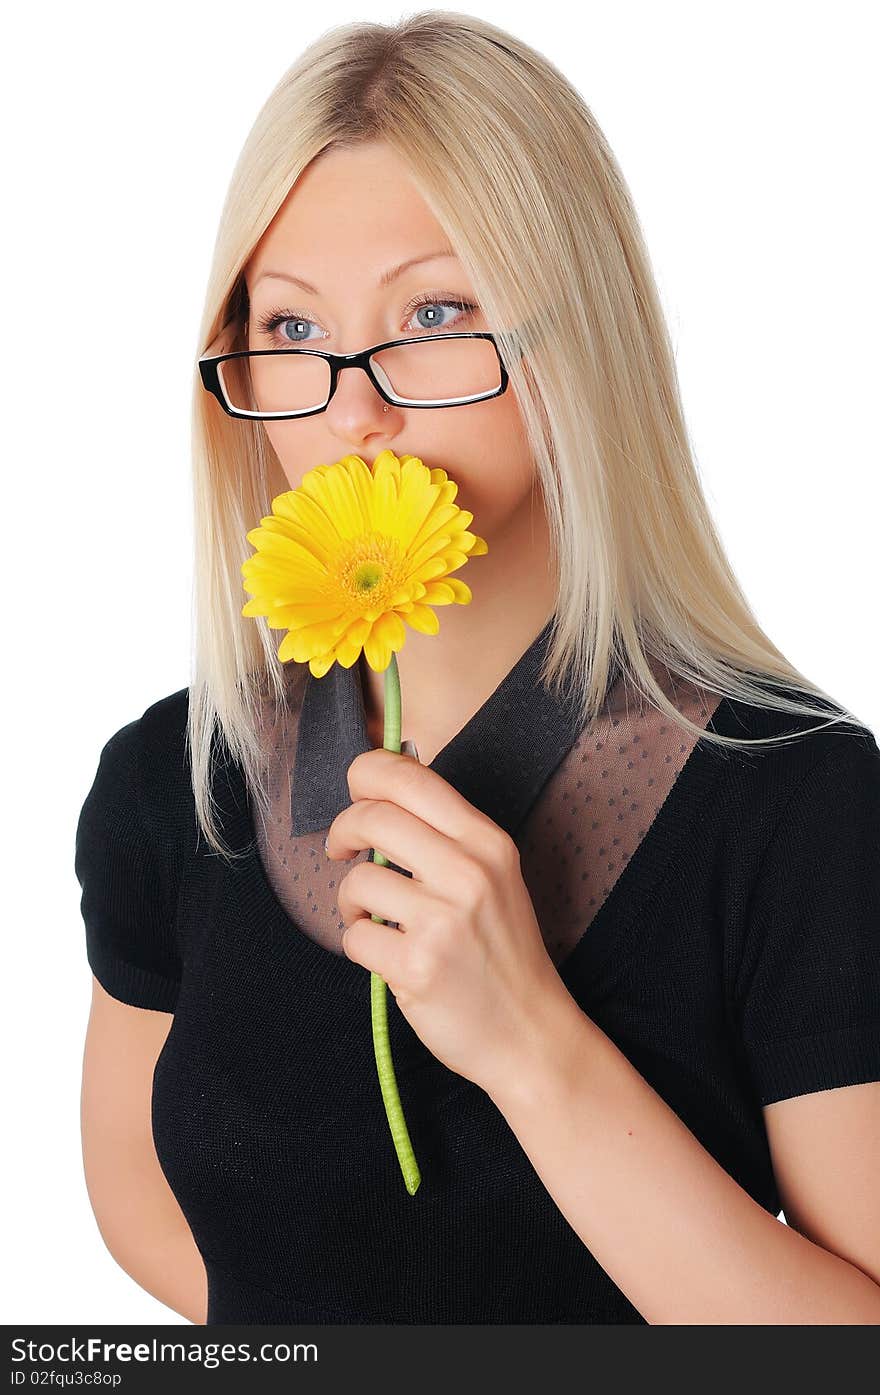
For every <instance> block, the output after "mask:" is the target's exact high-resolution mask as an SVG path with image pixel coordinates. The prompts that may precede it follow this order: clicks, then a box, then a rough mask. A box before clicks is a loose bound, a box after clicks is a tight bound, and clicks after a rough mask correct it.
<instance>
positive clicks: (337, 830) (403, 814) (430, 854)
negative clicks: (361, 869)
mask: <svg viewBox="0 0 880 1395" xmlns="http://www.w3.org/2000/svg"><path fill="white" fill-rule="evenodd" d="M364 848H375V850H376V852H378V853H381V854H382V856H383V857H384V858H386V859H387V860H388V861H389V862H393V863H395V864H396V866H398V867H402V868H404V870H405V871H407V872H411V873H412V875H413V877H415V878H417V879H418V880H419V881H421V882H423V883H427V882H428V881H429V878H431V879H432V880H433V881H434V882H435V883H436V884H438V885H443V883H444V882H445V881H447V879H448V878H454V877H455V875H456V867H457V865H458V863H459V861H460V859H462V858H463V856H464V849H463V848H462V847H461V846H460V845H459V844H458V843H456V842H455V840H454V839H452V838H447V837H446V836H445V834H443V833H438V832H437V829H436V828H434V827H433V826H432V825H431V824H428V823H425V822H424V821H423V820H422V819H420V818H417V817H416V816H415V815H414V814H411V813H410V812H409V810H407V809H404V808H402V807H401V805H399V804H394V803H392V802H391V801H389V800H386V799H356V800H355V802H354V803H353V804H350V805H349V806H348V808H347V809H343V810H342V812H341V813H339V814H337V815H336V818H335V819H334V820H333V822H332V823H331V825H330V827H329V829H328V830H327V839H326V851H327V856H328V857H330V858H340V859H344V860H346V861H347V860H349V859H351V858H353V857H356V856H357V854H358V853H359V852H361V851H362V850H363V849H364ZM393 875H394V876H396V877H399V876H400V873H399V872H395V873H394V874H393Z"/></svg>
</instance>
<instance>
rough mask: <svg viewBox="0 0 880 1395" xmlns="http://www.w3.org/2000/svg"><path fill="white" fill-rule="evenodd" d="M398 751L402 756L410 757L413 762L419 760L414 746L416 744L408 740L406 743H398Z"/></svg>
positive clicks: (416, 748)
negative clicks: (399, 750)
mask: <svg viewBox="0 0 880 1395" xmlns="http://www.w3.org/2000/svg"><path fill="white" fill-rule="evenodd" d="M400 749H401V752H402V754H403V755H405V756H412V757H413V759H414V760H418V759H419V752H418V747H417V746H416V743H415V742H414V741H410V740H408V739H407V740H406V741H402V742H401V743H400Z"/></svg>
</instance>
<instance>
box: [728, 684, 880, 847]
mask: <svg viewBox="0 0 880 1395" xmlns="http://www.w3.org/2000/svg"><path fill="white" fill-rule="evenodd" d="M783 691H784V694H785V696H788V697H791V698H792V699H794V700H801V701H803V700H804V695H803V693H802V692H799V691H798V690H797V689H795V688H794V687H788V686H786V688H785V689H784V690H783ZM808 700H809V704H810V706H811V707H814V706H815V707H816V708H817V709H819V710H817V711H816V712H814V713H813V714H811V715H808V714H804V713H795V712H790V711H787V710H784V709H782V708H779V707H775V706H771V707H765V706H763V704H760V703H755V702H743V701H740V700H738V699H735V698H733V697H729V696H728V697H725V698H724V699H723V700H722V701H721V703H720V704H719V706H718V710H717V712H716V713H715V715H714V717H713V722H712V725H713V727H714V729H715V730H717V731H719V732H720V733H721V735H723V736H727V737H733V738H735V739H736V740H737V741H740V740H742V741H743V742H745V743H747V744H745V745H743V746H742V747H740V746H737V747H736V748H734V747H719V746H718V745H717V744H713V748H712V749H713V754H714V756H715V758H716V759H717V760H719V761H721V762H728V763H729V765H728V769H729V771H730V783H729V785H728V787H727V794H728V796H729V807H730V809H731V811H732V812H733V814H734V815H735V816H736V818H737V820H738V821H739V822H741V821H742V819H743V817H744V816H745V815H746V814H748V817H749V819H750V820H754V826H755V827H756V828H759V829H761V830H762V831H763V834H764V836H765V840H766V837H768V836H769V835H770V834H771V833H772V832H773V831H774V830H775V829H776V828H777V826H778V825H779V821H780V819H782V818H783V816H786V815H788V816H790V815H791V813H792V811H793V810H795V809H797V808H800V807H801V806H807V805H809V806H812V807H813V809H814V812H815V814H816V816H817V819H819V820H820V821H821V820H822V819H827V818H828V817H829V816H830V817H837V818H840V817H841V813H842V811H843V809H844V808H845V807H846V806H847V803H849V806H850V807H851V805H852V795H853V792H854V791H855V790H856V789H857V788H858V789H859V790H860V791H863V792H864V796H865V798H867V799H868V800H870V797H871V792H872V791H873V792H875V795H876V791H878V790H880V748H878V745H877V739H876V735H875V732H874V731H873V729H872V728H871V727H870V726H869V725H868V724H867V723H865V722H863V721H861V720H859V719H858V718H842V717H841V716H840V709H839V708H838V709H835V708H834V707H833V706H830V705H828V704H827V703H824V702H823V701H822V700H821V699H818V698H815V697H814V696H813V695H812V694H811V695H810V696H809V699H808ZM751 743H753V744H751Z"/></svg>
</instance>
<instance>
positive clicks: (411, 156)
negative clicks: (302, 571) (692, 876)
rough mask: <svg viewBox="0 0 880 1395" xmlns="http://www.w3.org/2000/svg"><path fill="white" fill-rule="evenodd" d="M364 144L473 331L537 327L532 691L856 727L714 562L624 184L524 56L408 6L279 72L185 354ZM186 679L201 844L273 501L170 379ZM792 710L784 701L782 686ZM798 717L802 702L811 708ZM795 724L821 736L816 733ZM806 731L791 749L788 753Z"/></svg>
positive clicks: (466, 19) (272, 650)
mask: <svg viewBox="0 0 880 1395" xmlns="http://www.w3.org/2000/svg"><path fill="white" fill-rule="evenodd" d="M375 140H381V141H384V142H386V143H387V144H388V146H390V147H392V148H393V150H394V151H395V152H396V153H397V154H398V155H399V156H400V157H401V158H402V160H403V161H404V162H405V164H406V166H407V168H408V172H409V174H410V176H411V178H412V181H413V183H414V185H415V186H416V188H417V189H418V191H419V192H420V194H421V195H422V197H423V199H424V200H425V202H426V204H427V205H428V206H429V207H430V209H431V210H432V212H433V213H434V215H435V217H436V218H437V220H438V221H439V222H440V224H441V225H442V226H443V227H444V229H445V231H446V233H447V235H448V237H449V241H450V244H451V245H452V246H453V248H454V250H455V251H456V253H457V255H458V256H459V258H460V259H461V262H462V264H463V266H464V267H465V269H466V271H467V273H468V275H469V276H470V278H471V280H472V282H473V285H474V289H475V292H476V295H477V298H478V301H479V303H480V305H481V308H482V310H483V313H484V315H485V317H486V321H487V324H488V325H489V327H490V328H492V329H495V328H496V327H499V328H500V327H502V326H505V325H522V324H526V323H535V322H536V320H535V317H536V314H537V323H538V325H539V329H540V336H539V341H538V343H537V351H536V352H534V353H528V352H527V353H526V354H525V355H524V356H523V357H521V358H520V357H518V356H517V354H516V353H507V352H506V349H505V341H504V336H503V333H502V334H501V336H500V338H499V347H500V348H501V351H502V356H503V358H504V362H505V366H506V368H507V371H508V373H509V375H510V387H511V389H512V390H513V391H515V393H516V395H517V398H518V403H519V407H520V411H521V415H522V419H523V423H524V428H525V430H526V432H527V435H528V440H529V444H530V448H531V451H532V454H533V458H534V462H535V469H536V477H537V480H538V482H539V485H540V489H541V492H542V495H543V501H544V506H545V508H546V512H547V518H548V524H549V530H550V535H551V547H552V549H553V553H554V558H555V563H556V574H557V578H558V595H557V598H556V605H555V607H554V612H553V624H552V629H551V639H550V645H549V648H548V652H547V656H546V660H545V664H544V668H543V671H542V675H541V676H542V679H543V680H544V681H545V682H546V683H547V685H548V686H550V687H551V688H555V689H556V690H557V691H559V689H560V688H561V686H562V685H565V686H566V687H567V688H569V690H570V691H572V692H573V693H574V695H575V697H576V699H577V700H578V701H579V702H580V705H581V712H582V718H583V725H584V726H586V725H587V724H588V723H589V722H591V721H593V720H594V718H595V716H596V715H597V713H598V711H599V709H600V707H601V704H602V700H603V698H604V696H605V693H606V691H607V685H608V681H609V677H610V675H611V674H612V672H613V671H614V669H615V667H616V668H617V670H618V671H619V672H620V673H621V674H623V675H625V677H626V679H627V681H628V682H629V683H630V684H632V685H633V687H634V689H635V691H636V692H638V693H641V694H642V695H643V697H644V698H645V699H646V700H647V701H648V702H649V703H651V704H653V705H654V706H656V707H657V708H659V709H661V710H662V711H663V712H664V713H666V715H667V716H668V717H669V719H670V721H671V722H677V723H679V725H680V726H681V727H682V729H683V730H685V731H690V732H691V733H697V736H698V739H702V740H704V741H707V742H708V741H713V742H716V743H719V744H722V745H729V746H734V747H735V746H752V745H758V744H767V742H769V741H777V740H782V739H784V736H785V735H789V734H784V735H783V737H775V738H766V739H765V741H764V742H762V743H759V742H757V741H749V740H747V739H745V738H735V737H723V736H719V735H717V734H715V733H713V732H708V731H704V730H703V728H701V727H697V726H695V724H694V723H692V722H691V721H689V720H688V719H687V718H686V717H684V716H683V714H681V713H680V712H679V711H678V709H677V708H675V707H674V706H673V705H672V704H671V703H670V701H669V699H668V697H667V696H666V693H665V692H664V691H663V688H662V686H661V685H660V683H659V682H658V680H657V677H656V676H655V665H657V664H659V665H662V666H664V667H665V668H667V669H668V671H669V672H670V673H671V674H672V675H673V677H675V676H680V677H681V678H682V679H683V680H684V681H685V682H691V683H693V684H695V685H697V686H698V687H699V688H702V689H703V690H705V691H706V692H714V693H716V694H719V695H721V696H722V697H724V696H728V697H731V698H733V699H736V700H739V701H742V702H746V703H754V704H756V705H758V706H761V707H770V708H775V709H778V710H780V711H785V712H788V713H791V714H793V715H795V714H796V715H800V716H806V717H817V716H821V717H822V718H823V719H825V720H824V721H823V722H822V724H821V725H823V726H827V725H832V724H834V723H840V722H852V723H853V724H855V725H858V724H859V723H858V721H857V719H856V718H855V717H854V715H853V713H851V712H850V711H849V710H848V709H846V708H843V707H841V706H840V705H839V704H837V703H836V702H834V700H833V699H832V698H830V697H829V695H828V694H827V693H825V692H824V691H823V690H822V689H820V688H818V687H816V685H814V684H813V683H811V682H810V681H809V680H808V679H807V678H805V677H804V676H803V675H802V674H801V673H799V672H798V671H797V670H796V669H795V668H794V666H793V665H792V664H791V663H790V662H789V661H788V660H787V659H786V658H785V656H784V655H783V654H782V653H780V651H779V650H778V649H777V648H776V646H775V645H774V644H773V643H772V642H771V640H770V639H769V638H768V636H767V635H766V634H765V633H764V631H763V630H762V629H761V627H760V625H759V624H758V622H757V620H756V618H755V616H754V614H753V612H752V610H751V608H750V606H749V604H748V602H747V601H746V599H745V597H744V595H743V592H742V591H741V589H740V586H739V583H738V581H737V579H736V577H735V575H734V573H733V569H732V567H731V565H730V562H729V561H728V559H727V557H726V556H725V553H724V550H723V547H722V544H721V541H720V538H719V535H718V533H717V531H716V528H715V525H714V523H713V520H712V517H711V515H710V511H709V508H708V506H707V503H706V500H705V498H704V495H703V491H702V488H701V484H700V480H699V476H698V472H697V469H696V466H695V462H694V460H693V457H692V454H691V449H690V445H689V441H688V435H687V430H686V427H685V422H684V417H683V411H682V405H681V400H680V392H679V384H678V378H677V373H676V367H675V361H674V355H673V351H672V346H671V343H670V339H669V334H668V330H667V327H666V324H665V321H664V316H663V312H662V308H661V305H660V300H659V296H658V292H657V288H656V285H655V280H654V276H653V272H652V269H651V266H650V261H649V257H648V253H647V250H646V247H645V243H644V240H643V236H642V233H641V229H640V226H639V222H638V219H637V217H636V213H635V210H634V207H633V203H632V199H631V196H630V193H629V190H628V188H627V186H626V183H625V182H624V178H623V175H622V173H621V171H620V169H619V167H618V165H617V162H616V160H615V158H614V155H613V154H612V152H611V150H610V148H609V146H608V144H607V142H606V140H605V137H604V136H603V134H602V131H601V130H600V129H599V126H598V125H597V123H596V120H595V118H594V117H593V115H592V113H591V112H590V110H589V108H588V107H587V106H586V104H585V103H584V101H583V99H582V98H581V96H580V95H579V94H578V92H577V91H576V90H575V89H574V88H573V87H572V85H571V84H570V83H569V82H568V81H567V80H566V79H565V77H563V76H562V74H561V73H560V72H559V71H558V70H557V69H556V68H555V67H554V66H553V65H552V64H551V63H550V62H549V61H548V60H547V59H546V58H544V57H543V56H541V55H540V54H539V53H537V52H536V51H535V50H534V49H532V48H531V47H529V45H527V44H525V43H523V42H522V41H521V40H519V39H517V38H515V37H513V36H512V35H510V34H508V33H507V32H505V31H504V30H502V29H499V28H497V27H496V26H495V25H493V24H490V23H488V22H487V21H486V20H484V19H482V18H478V17H476V16H474V15H467V14H459V13H456V12H451V11H442V10H426V11H422V12H420V13H417V14H413V15H409V16H406V17H405V18H403V19H402V20H401V21H400V22H399V23H397V24H391V25H385V24H378V23H370V22H357V23H349V24H344V25H341V26H339V27H337V28H334V29H332V30H330V31H328V32H327V33H325V34H323V35H322V36H321V37H320V38H319V39H318V40H317V41H316V42H314V43H312V44H311V45H310V46H309V47H308V48H307V49H306V50H305V51H304V52H303V53H302V55H301V57H300V58H299V59H298V60H297V62H295V63H294V64H293V66H292V67H291V68H289V69H288V71H287V72H286V73H285V74H284V76H283V77H282V78H281V80H280V81H279V83H278V84H277V86H276V87H275V89H274V91H273V92H272V93H271V94H270V96H269V97H268V99H267V101H266V102H265V104H264V106H263V107H262V109H261V111H260V112H259V114H258V116H257V119H256V121H255V123H254V125H253V128H252V129H251V131H250V133H249V135H248V137H247V139H246V141H245V144H244V147H243V149H242V151H241V154H240V156H239V158H238V161H237V164H236V166H235V169H234V171H233V175H232V179H231V182H230V187H229V190H228V193H227V197H226V201H225V205H224V207H223V211H222V215H221V219H220V227H219V232H218V236H217V240H216V244H215V249H214V255H213V262H212V266H211V269H210V276H209V281H208V286H207V292H206V297H205V306H204V313H203V319H202V324H201V335H200V347H199V350H198V352H199V353H204V352H205V349H206V347H207V345H208V344H209V343H210V342H211V341H212V340H213V339H214V338H215V336H216V335H217V334H218V333H219V332H220V330H221V329H223V328H224V327H226V326H229V327H230V329H229V332H230V334H231V335H232V336H233V338H232V341H231V347H233V348H246V347H247V345H246V343H245V339H244V327H245V322H246V319H247V309H248V307H247V292H246V286H245V282H244V272H245V269H246V267H247V264H248V262H249V259H250V257H251V256H252V254H253V252H254V249H255V247H256V245H257V243H258V242H259V240H260V238H261V237H262V236H263V234H264V233H265V231H266V229H267V228H268V226H269V224H270V223H271V221H272V219H273V217H274V216H275V214H276V213H277V212H278V210H279V208H280V207H281V205H282V204H283V202H284V201H285V199H286V198H287V196H288V195H289V194H290V192H291V190H292V189H293V187H294V185H295V184H296V181H297V179H298V178H299V176H300V175H301V174H302V173H303V171H304V170H305V169H306V168H307V166H308V165H309V164H310V162H311V161H313V160H315V159H317V158H319V157H320V155H321V154H322V152H324V151H328V150H331V149H334V148H337V149H338V148H351V147H355V146H357V145H358V144H359V143H361V142H364V141H375ZM193 394H194V395H193V419H192V424H193V472H194V477H193V500H194V513H195V529H194V533H195V552H196V555H195V568H194V586H195V595H194V607H195V635H194V644H193V670H192V678H191V683H190V687H189V716H188V731H187V742H188V749H189V757H190V765H191V772H192V783H193V791H194V796H195V804H196V810H197V816H198V822H199V825H200V827H201V831H202V833H203V834H204V836H205V838H206V840H207V842H208V843H209V844H210V846H211V847H213V848H214V849H215V851H217V852H219V853H221V854H222V855H224V856H227V857H229V858H232V857H234V856H235V854H234V853H233V852H232V850H231V849H229V848H227V847H226V846H225V844H224V843H223V841H222V839H221V837H220V834H219V830H218V827H217V824H216V822H215V818H214V808H215V805H214V801H213V795H212V791H211V783H212V781H211V776H212V757H211V752H212V750H213V745H214V740H215V737H216V736H218V735H219V736H220V737H221V738H222V740H223V741H224V742H225V744H226V747H227V749H228V753H229V755H230V756H231V757H232V758H233V759H234V760H235V761H237V762H238V763H239V764H240V766H241V767H242V770H243V773H244V776H245V779H246V781H247V786H248V789H249V791H250V793H251V795H252V798H253V800H254V801H255V804H256V805H257V806H258V807H259V808H260V810H261V811H262V815H263V817H264V818H265V817H266V815H267V812H268V811H267V803H268V800H267V796H266V793H265V790H264V780H263V778H262V774H263V771H264V768H265V752H264V751H263V749H262V743H261V733H260V722H259V717H258V709H259V704H260V702H261V701H262V699H263V697H264V696H265V694H267V693H268V694H269V695H270V697H271V699H272V700H273V701H275V702H276V703H278V704H282V705H283V703H284V701H285V691H286V690H285V685H284V681H283V671H284V668H285V665H284V664H282V663H280V661H279V660H278V657H277V649H278V647H279V644H280V639H281V637H282V635H281V633H280V632H276V631H273V630H271V629H270V628H269V626H268V624H267V622H266V620H265V619H258V620H254V619H252V618H244V617H242V615H241V608H242V605H243V604H244V603H245V601H246V599H247V597H246V595H245V594H244V592H243V587H242V578H241V565H242V562H243V561H244V560H245V559H246V557H247V556H249V555H250V551H251V549H250V547H249V544H248V543H247V541H246V534H247V532H248V530H249V529H252V528H254V527H255V526H256V525H257V523H258V522H259V520H260V518H261V517H262V516H264V515H265V514H267V513H269V512H270V511H271V500H272V498H273V497H274V496H275V495H276V494H278V493H280V492H283V491H284V490H286V489H287V488H288V487H289V486H288V484H287V482H286V480H285V478H284V475H283V472H282V470H281V467H280V463H279V461H278V459H277V457H276V456H275V453H274V451H273V449H272V447H271V445H270V444H269V442H268V439H267V438H266V436H265V434H264V430H263V427H262V425H261V423H259V422H254V421H246V420H240V419H239V420H236V419H233V418H231V417H229V416H227V415H226V413H224V412H223V411H222V409H221V408H220V406H219V404H218V403H217V402H216V401H214V400H213V398H211V397H210V396H209V395H208V394H207V393H206V392H205V391H204V390H203V388H202V386H201V382H200V380H199V378H198V375H197V374H196V375H195V377H194V384H193ZM793 690H797V692H794V691H793ZM811 695H812V697H813V698H814V699H819V703H818V705H817V704H815V703H811V702H810V701H809V698H810V696H811ZM813 729H814V730H815V729H818V728H813ZM801 734H803V733H801Z"/></svg>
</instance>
